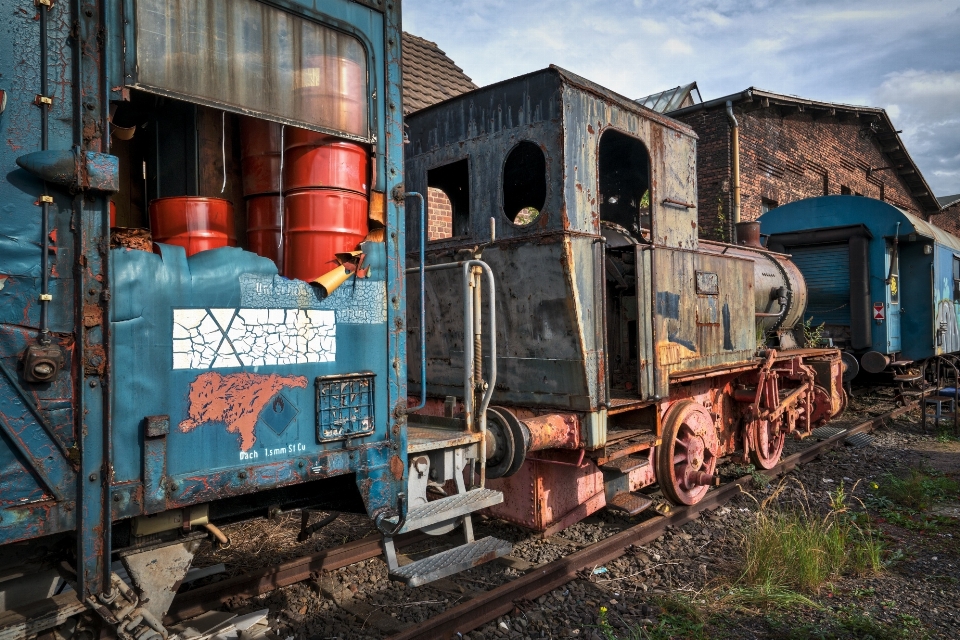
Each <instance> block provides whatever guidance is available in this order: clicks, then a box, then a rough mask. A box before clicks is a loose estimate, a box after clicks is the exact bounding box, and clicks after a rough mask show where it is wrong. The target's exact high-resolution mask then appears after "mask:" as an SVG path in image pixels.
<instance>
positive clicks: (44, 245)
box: [37, 4, 50, 346]
mask: <svg viewBox="0 0 960 640" xmlns="http://www.w3.org/2000/svg"><path fill="white" fill-rule="evenodd" d="M37 8H38V9H39V11H40V95H41V96H43V97H45V98H47V97H49V96H48V95H47V88H48V81H47V12H48V11H49V10H50V8H49V7H48V6H45V5H42V4H41V5H37ZM39 106H40V149H41V150H42V151H46V150H47V147H48V146H49V107H48V106H47V105H46V104H44V103H43V102H41V103H40V105H39ZM48 195H49V194H48V193H47V183H46V182H44V183H43V195H42V196H41V198H40V331H39V335H38V341H39V342H40V344H42V345H44V346H46V345H48V344H50V326H49V319H48V314H49V309H48V308H49V306H50V265H49V254H50V203H49V202H47V199H48Z"/></svg>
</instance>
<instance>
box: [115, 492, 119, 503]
mask: <svg viewBox="0 0 960 640" xmlns="http://www.w3.org/2000/svg"><path fill="white" fill-rule="evenodd" d="M113 501H114V502H120V494H119V493H115V494H113Z"/></svg>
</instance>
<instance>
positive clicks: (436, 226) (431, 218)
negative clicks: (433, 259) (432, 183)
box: [427, 187, 453, 240]
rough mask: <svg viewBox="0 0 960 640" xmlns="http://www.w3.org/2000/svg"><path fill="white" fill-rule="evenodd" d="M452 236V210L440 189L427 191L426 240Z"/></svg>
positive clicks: (448, 200) (445, 195)
mask: <svg viewBox="0 0 960 640" xmlns="http://www.w3.org/2000/svg"><path fill="white" fill-rule="evenodd" d="M452 236H453V208H452V207H451V206H450V199H449V198H447V194H445V193H444V192H443V191H441V190H440V189H434V188H432V187H431V188H429V189H427V240H440V239H442V238H450V237H452Z"/></svg>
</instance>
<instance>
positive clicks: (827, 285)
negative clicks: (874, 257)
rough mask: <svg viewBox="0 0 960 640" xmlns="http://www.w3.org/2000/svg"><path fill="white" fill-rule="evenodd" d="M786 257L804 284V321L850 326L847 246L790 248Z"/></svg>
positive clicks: (848, 256) (848, 248) (816, 323)
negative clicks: (793, 264) (789, 257)
mask: <svg viewBox="0 0 960 640" xmlns="http://www.w3.org/2000/svg"><path fill="white" fill-rule="evenodd" d="M788 253H789V254H790V255H791V256H793V258H792V260H793V262H794V263H795V264H796V265H797V267H799V268H800V272H801V273H802V274H803V278H804V280H806V281H807V300H808V303H807V310H806V312H804V319H807V318H809V317H810V316H813V324H814V325H818V324H820V323H821V322H825V323H827V324H838V325H844V326H850V245H849V244H848V243H846V242H843V243H840V244H820V245H814V246H808V247H791V248H790V249H789V250H788Z"/></svg>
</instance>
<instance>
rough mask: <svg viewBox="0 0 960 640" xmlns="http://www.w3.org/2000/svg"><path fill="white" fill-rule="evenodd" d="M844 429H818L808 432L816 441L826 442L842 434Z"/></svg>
mask: <svg viewBox="0 0 960 640" xmlns="http://www.w3.org/2000/svg"><path fill="white" fill-rule="evenodd" d="M844 431H846V429H843V428H841V427H818V428H816V429H814V430H813V431H811V432H810V435H811V436H813V437H814V438H816V439H817V440H826V439H828V438H832V437H833V436H835V435H837V434H839V433H843V432H844Z"/></svg>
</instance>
